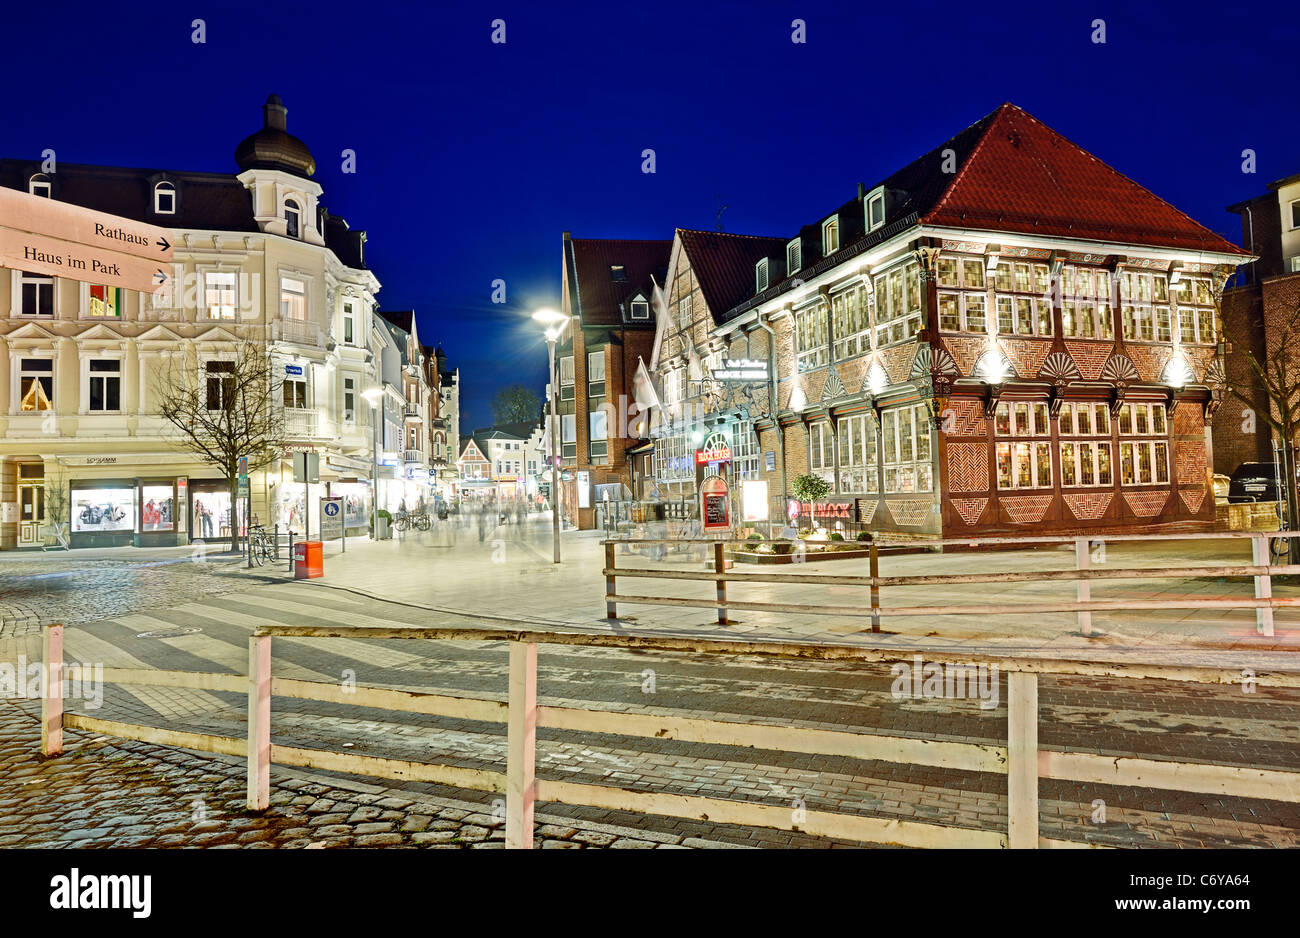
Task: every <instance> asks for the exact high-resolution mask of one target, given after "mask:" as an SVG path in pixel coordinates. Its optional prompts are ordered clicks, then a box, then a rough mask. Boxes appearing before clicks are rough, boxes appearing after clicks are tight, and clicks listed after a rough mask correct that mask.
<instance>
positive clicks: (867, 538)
mask: <svg viewBox="0 0 1300 938" xmlns="http://www.w3.org/2000/svg"><path fill="white" fill-rule="evenodd" d="M857 539H858V540H859V541H861V542H862V543H864V544H869V543H871V532H870V531H859V532H858V538H857Z"/></svg>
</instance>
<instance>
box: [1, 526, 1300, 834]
mask: <svg viewBox="0 0 1300 938" xmlns="http://www.w3.org/2000/svg"><path fill="white" fill-rule="evenodd" d="M444 533H445V532H444ZM492 533H493V538H485V540H484V543H483V544H482V545H479V543H478V540H477V538H476V537H475V538H472V539H470V540H469V541H468V542H466V541H465V540H464V539H463V538H462V539H459V540H456V539H451V538H448V539H447V541H448V543H447V544H444V545H441V546H440V544H439V542H438V540H437V537H438V536H439V532H437V531H435V532H433V533H432V534H431V535H430V536H428V537H425V536H423V535H422V536H421V537H420V538H419V539H416V538H411V539H409V540H407V541H405V542H398V543H397V544H396V545H394V544H391V543H379V544H374V545H370V544H369V543H368V542H361V545H362V547H361V548H359V547H358V546H357V545H353V546H350V548H349V555H348V558H347V559H346V560H344V559H343V558H338V557H333V558H330V559H328V560H327V569H331V570H332V571H333V572H332V573H331V574H330V575H329V576H327V577H326V580H325V582H324V583H322V582H321V581H312V582H307V581H299V582H294V581H281V582H278V583H276V584H275V585H257V583H256V582H249V581H245V585H247V586H248V587H250V588H249V589H247V590H246V591H244V592H230V593H224V594H205V595H204V596H203V597H202V598H201V599H199V600H195V601H190V602H178V603H176V604H174V605H167V606H160V607H157V608H150V609H148V610H146V611H140V612H134V613H132V614H130V615H115V616H114V617H112V618H106V619H101V620H98V621H83V622H82V623H81V624H80V625H78V626H77V627H75V628H70V629H69V630H68V632H67V654H68V657H69V659H70V660H80V661H84V662H87V663H95V662H99V663H103V664H104V665H106V666H117V667H131V668H137V667H138V668H166V669H178V670H192V671H217V672H224V673H243V672H244V671H245V670H246V667H247V639H248V636H249V634H250V633H251V631H252V630H253V629H254V628H255V627H257V626H258V625H261V624H264V623H284V624H293V625H306V624H338V625H352V626H395V625H396V626H400V625H411V626H421V625H436V624H447V625H462V626H464V625H470V626H473V625H480V626H495V627H499V626H502V625H505V624H509V623H514V622H521V621H522V622H537V621H542V622H545V623H547V624H552V625H555V626H557V627H569V628H571V627H574V626H577V627H581V628H585V629H599V628H606V629H607V628H609V625H608V624H607V623H605V622H604V621H603V620H598V619H595V618H591V617H587V612H588V607H589V606H590V605H591V604H592V603H591V596H592V595H595V596H596V597H599V595H600V581H599V567H598V566H597V567H596V568H595V570H594V571H593V570H592V569H591V568H590V566H589V560H590V558H589V557H587V554H591V553H594V552H593V551H591V550H589V549H585V548H583V547H581V546H580V545H576V544H574V543H572V542H570V544H568V545H566V549H567V553H566V564H572V565H573V566H572V567H568V568H567V570H568V571H570V572H569V575H570V576H571V577H572V579H570V580H569V581H568V584H569V585H568V587H567V599H566V598H564V596H563V595H561V592H560V591H559V589H558V587H559V584H560V581H558V580H553V581H550V582H549V583H547V585H545V586H543V587H539V586H538V584H540V583H544V582H545V581H544V577H546V576H551V575H558V573H559V572H558V571H556V572H555V574H551V573H547V574H542V573H539V570H540V569H541V568H542V567H544V566H545V565H549V562H550V557H549V553H548V552H543V551H542V550H541V549H540V547H539V546H538V544H539V539H538V538H536V537H535V536H534V535H535V534H536V533H537V532H536V531H532V532H529V531H527V530H526V529H525V530H516V531H510V530H508V529H498V530H497V531H496V532H492ZM520 535H522V536H520ZM512 538H515V539H516V540H517V541H518V543H516V542H515V540H512ZM492 540H498V541H502V542H503V543H504V545H505V549H504V553H505V555H506V558H507V560H506V562H505V563H502V564H495V565H494V564H492V562H491V560H490V559H489V558H490V553H491V552H493V551H499V550H501V545H497V547H495V548H494V547H493V546H492ZM591 543H592V544H594V541H593V542H591ZM448 545H449V546H448ZM589 546H590V545H589ZM364 547H372V548H373V551H372V552H369V553H367V551H366V550H364V549H362V548H364ZM584 550H586V553H584V552H583V551H584ZM534 554H535V555H536V558H535V559H532V560H530V559H529V558H533V555H534ZM575 555H576V556H575ZM510 558H514V559H513V560H512V559H510ZM994 559H995V560H996V561H997V562H999V563H1002V562H1006V558H1005V557H1001V556H999V557H998V558H994ZM547 569H548V570H549V567H547ZM238 576H242V574H240V575H238ZM281 576H283V574H281ZM512 581H513V585H512ZM372 594H373V595H372ZM377 595H388V596H391V597H392V598H400V599H403V600H407V601H406V602H403V603H398V602H387V601H384V600H383V599H379V598H375V597H376V596H377ZM408 597H410V598H409V599H408ZM417 597H418V598H417ZM598 601H599V600H597V602H598ZM454 607H458V608H460V609H468V610H470V614H469V615H465V614H456V613H453V612H449V611H446V609H450V608H454ZM440 609H441V610H442V611H439V610H440ZM694 616H695V618H694V619H693V620H690V621H686V620H670V621H669V622H668V623H667V624H663V623H661V622H660V621H659V620H658V619H655V618H654V617H653V616H650V615H647V616H646V617H645V618H643V619H639V620H638V621H637V622H635V623H632V622H625V623H622V624H620V626H619V627H621V628H625V629H628V630H630V629H632V628H642V629H654V628H663V629H665V630H666V631H671V632H674V633H686V634H697V635H727V634H729V633H730V632H731V631H732V628H731V627H728V628H726V629H719V628H717V627H716V626H715V625H713V624H712V623H709V622H708V621H707V619H708V618H709V612H708V610H697V611H696V612H695V613H694ZM741 628H742V629H743V628H744V626H742V627H741ZM765 628H766V627H764V628H759V629H756V630H753V631H749V632H744V631H741V632H740V635H741V636H742V637H760V636H763V637H766V635H767V632H766V631H765ZM1234 628H1235V626H1234ZM1251 631H1253V630H1251ZM791 634H794V635H795V636H796V637H797V636H798V634H799V633H798V631H797V628H796V627H794V626H792V627H791V629H790V631H789V632H788V633H787V634H784V635H782V636H781V637H791ZM1245 634H1246V630H1245V629H1243V630H1242V635H1243V636H1244V635H1245ZM922 637H923V636H898V635H894V636H889V635H886V636H880V637H874V636H872V635H871V634H870V633H861V634H855V635H840V636H839V637H838V640H839V641H849V640H853V641H859V642H864V643H872V642H875V641H881V642H882V643H884V642H891V643H898V642H899V640H900V639H901V638H909V639H912V640H915V641H917V642H918V643H919V642H920V639H921V638H922ZM1243 643H1245V639H1244V638H1243ZM918 647H920V646H919V645H918ZM951 647H952V646H951V645H950V646H948V650H951ZM958 647H968V648H970V649H971V652H972V656H973V658H975V659H976V660H978V658H979V651H980V646H979V645H978V644H977V643H971V642H967V644H966V645H965V646H958ZM1140 650H1141V649H1140V648H1139V651H1140ZM19 653H21V654H26V655H27V656H28V660H36V659H37V658H39V641H38V639H37V637H36V636H34V635H32V636H27V637H25V638H21V639H17V640H13V641H11V642H9V643H8V645H7V646H4V645H3V643H0V657H3V656H4V655H5V654H7V655H9V656H10V657H11V658H12V656H13V655H15V654H19ZM1225 654H1229V655H1231V656H1232V657H1231V658H1230V659H1228V660H1240V661H1254V660H1255V659H1254V658H1253V657H1251V656H1249V655H1247V653H1245V652H1225ZM1279 654H1280V653H1279ZM273 659H274V673H275V674H276V675H277V676H285V677H294V678H300V679H306V680H316V681H330V682H334V681H339V680H341V679H343V678H345V677H346V676H348V675H352V676H354V677H355V680H356V681H357V682H358V683H360V684H365V685H375V686H389V687H399V688H404V689H409V690H418V691H424V692H431V693H445V694H453V695H459V696H469V697H483V698H492V699H502V698H503V697H504V691H505V685H506V649H505V647H504V645H503V644H501V643H465V642H461V643H450V642H425V641H368V640H355V639H282V638H277V639H275V641H274V643H273ZM891 683H892V678H891V674H890V672H889V670H888V668H887V667H881V666H862V665H851V664H845V663H838V662H799V663H797V664H794V663H783V662H779V661H770V660H761V659H753V658H731V659H721V658H717V657H707V656H692V655H665V654H660V653H633V652H622V651H617V650H611V649H594V648H577V647H568V646H544V647H543V648H542V650H541V654H540V656H539V696H540V699H541V702H542V703H544V704H550V705H556V706H569V707H582V708H594V709H605V710H616V711H628V712H645V713H663V714H673V715H686V716H700V717H706V718H714V719H721V720H736V721H747V722H759V723H776V724H781V725H791V726H803V727H813V728H818V729H830V730H839V731H845V732H864V733H886V734H890V735H899V736H909V737H915V738H925V739H935V740H951V741H971V742H982V743H986V744H991V745H1003V744H1004V743H1005V738H1006V708H1005V699H1006V697H1005V685H1004V684H1002V685H999V691H1000V694H999V703H998V706H997V707H995V708H992V709H982V708H980V707H979V704H978V701H971V700H966V701H952V700H927V699H910V698H908V699H897V698H895V697H894V696H893V694H892V693H891ZM647 687H649V688H650V692H647ZM1039 698H1040V712H1041V720H1040V729H1039V739H1040V745H1042V746H1043V747H1044V748H1051V749H1056V750H1062V751H1083V752H1094V753H1100V754H1105V755H1117V756H1118V755H1138V756H1142V757H1147V758H1154V759H1172V760H1178V761H1188V762H1197V761H1201V762H1211V763H1221V764H1231V765H1242V766H1252V767H1257V768H1274V769H1281V770H1289V771H1296V770H1297V769H1300V711H1297V709H1296V704H1297V703H1300V694H1296V693H1294V692H1282V691H1277V690H1270V689H1266V688H1260V689H1259V690H1258V691H1257V692H1256V693H1253V694H1247V693H1244V692H1243V689H1242V688H1241V687H1219V686H1215V687H1211V686H1204V685H1191V684H1177V683H1173V682H1166V681H1154V680H1147V681H1135V680H1118V679H1115V680H1111V679H1092V678H1087V679H1085V678H1072V677H1048V676H1044V677H1043V678H1041V679H1040V692H1039ZM69 704H70V709H76V708H77V707H78V706H84V704H82V703H81V702H80V701H70V702H69ZM245 707H246V701H245V699H244V697H243V696H242V695H240V694H230V693H224V692H206V691H203V692H200V691H185V690H178V689H172V688H140V687H114V686H109V687H107V688H105V696H104V699H103V707H102V708H101V709H99V710H98V711H96V712H95V713H94V714H93V715H95V716H99V717H102V718H106V719H114V720H122V721H125V722H136V723H141V724H146V725H150V726H163V727H168V728H173V729H181V730H189V731H197V732H206V733H214V734H218V735H224V736H230V737H236V738H241V737H243V736H244V732H245V718H246V717H245ZM272 711H273V715H272V733H273V741H274V742H276V743H277V744H284V745H291V746H301V747H305V748H316V749H323V750H329V751H335V752H337V751H351V752H355V753H359V754H365V755H375V756H383V757H389V758H401V759H410V760H412V761H425V762H439V763H443V764H448V765H458V766H465V767H469V768H477V769H487V770H490V771H501V770H502V769H503V768H504V753H505V745H504V743H505V740H504V726H500V725H496V724H483V723H473V722H469V721H455V720H448V719H445V718H439V717H432V716H420V715H413V714H398V713H391V712H387V711H380V710H372V709H364V708H358V707H355V706H336V705H329V704H323V703H318V702H308V701H299V700H290V699H281V698H276V699H275V700H274V701H273V707H272ZM538 773H539V777H542V778H553V779H562V780H569V781H579V782H587V783H591V784H614V785H618V786H619V787H625V788H631V789H638V790H645V791H666V792H676V793H680V794H697V795H704V796H709V797H719V798H732V799H736V800H741V801H750V802H761V803H765V804H772V805H784V806H787V807H792V806H794V805H795V804H796V803H798V804H802V805H804V806H806V808H807V809H808V810H825V811H835V812H841V813H858V814H864V815H870V816H877V817H885V818H897V819H905V820H924V821H930V822H932V823H943V824H950V825H959V826H963V827H970V828H976V829H985V830H999V831H1004V830H1005V825H1006V781H1005V777H1003V776H1000V775H995V774H981V773H963V772H955V771H948V770H941V769H935V768H930V767H925V766H916V765H898V764H892V763H881V762H872V761H866V760H857V759H850V758H840V757H822V756H813V755H802V754H788V753H776V752H764V751H755V750H752V749H744V748H739V747H725V746H705V745H698V744H689V743H683V742H679V741H675V740H668V739H655V740H646V739H638V738H630V737H629V738H623V737H614V736H608V735H598V734H583V733H571V732H562V731H553V730H546V729H544V730H542V731H541V734H540V738H539V741H538ZM340 784H342V782H340ZM402 791H403V794H402V795H401V796H400V797H405V798H408V799H411V800H416V801H418V800H422V799H433V798H447V799H456V798H459V799H461V800H462V801H464V800H465V799H467V798H468V799H469V800H470V801H471V803H472V804H476V805H477V809H476V810H477V811H478V812H479V813H484V814H490V813H491V807H490V802H489V800H488V799H486V797H485V796H484V797H480V796H478V795H474V794H467V793H465V792H458V791H456V790H452V789H447V788H442V787H439V786H430V785H416V784H412V785H404V786H402ZM393 797H399V796H393ZM476 798H477V799H479V800H478V801H474V799H476ZM1097 801H1102V802H1104V804H1105V820H1104V822H1101V823H1098V822H1097V821H1096V820H1095V818H1096V808H1095V802H1097ZM1040 807H1041V817H1042V829H1043V833H1044V834H1045V835H1046V836H1049V837H1055V838H1059V839H1065V840H1074V841H1080V842H1085V841H1086V842H1095V843H1099V844H1105V845H1114V846H1187V847H1194V846H1242V845H1260V846H1263V845H1271V846H1300V808H1297V806H1296V805H1295V804H1294V803H1286V802H1280V801H1270V800H1262V799H1240V798H1222V797H1218V796H1206V795H1193V794H1184V793H1177V792H1170V791H1160V790H1153V789H1141V788H1131V787H1116V786H1105V785H1084V784H1076V783H1069V782H1056V781H1051V780H1046V779H1045V780H1043V781H1042V782H1041V783H1040ZM545 808H546V810H547V811H548V812H549V813H550V814H551V815H552V816H555V817H557V818H561V819H565V820H564V821H562V823H568V824H570V825H572V826H576V825H578V824H579V823H597V824H601V823H603V824H614V825H619V826H623V827H626V828H635V829H637V830H640V831H642V832H643V836H644V837H645V838H647V839H650V838H651V834H654V835H658V836H667V837H679V838H681V839H682V841H683V842H685V839H686V838H688V837H691V838H705V839H709V840H713V841H719V842H725V843H732V844H743V845H755V846H848V844H846V843H842V842H830V841H827V840H823V839H817V838H812V837H808V836H806V835H803V834H799V833H790V832H781V831H772V830H756V829H746V828H738V827H728V826H723V825H717V824H712V823H709V822H706V821H697V820H686V819H682V820H675V819H669V818H659V817H642V816H637V815H632V814H626V813H620V812H606V811H600V810H596V809H587V808H578V807H568V806H560V805H546V806H545Z"/></svg>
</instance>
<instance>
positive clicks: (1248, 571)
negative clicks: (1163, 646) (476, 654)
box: [601, 531, 1300, 637]
mask: <svg viewBox="0 0 1300 938" xmlns="http://www.w3.org/2000/svg"><path fill="white" fill-rule="evenodd" d="M1291 537H1300V531H1271V532H1267V533H1251V532H1238V531H1227V532H1214V533H1206V534H1122V535H1112V536H1106V537H1102V536H1096V537H1072V536H1071V537H1060V536H1057V537H1051V536H1042V537H1015V538H1011V537H984V538H953V539H947V540H935V541H924V542H917V541H897V542H890V541H879V542H872V543H871V545H870V559H869V565H870V566H869V570H870V573H869V575H867V576H862V575H855V574H826V573H782V572H770V573H766V572H762V571H757V572H752V573H749V572H746V573H741V572H739V571H738V570H737V569H735V568H733V569H732V570H731V572H728V571H727V566H728V563H727V560H726V548H727V546H728V545H736V546H740V545H750V546H752V542H748V541H733V540H730V539H718V538H696V539H693V540H692V539H683V538H675V539H664V538H611V539H609V540H606V541H604V545H605V567H604V569H603V570H602V571H601V574H602V576H604V577H605V612H606V616H607V617H608V618H610V619H617V618H618V607H619V604H629V605H651V606H687V607H696V608H702V609H716V610H717V613H718V623H719V624H720V625H725V624H726V623H727V610H728V609H737V610H742V611H750V612H778V613H794V614H801V615H827V616H853V617H857V616H866V617H869V619H870V622H871V631H873V632H879V631H880V622H881V619H882V618H884V617H885V616H890V617H897V618H907V617H912V616H964V615H981V616H987V615H1040V614H1042V613H1049V612H1073V613H1075V614H1076V615H1077V616H1078V624H1079V631H1080V632H1081V633H1082V634H1083V635H1091V634H1093V633H1092V614H1093V613H1094V612H1139V611H1154V610H1163V611H1168V610H1174V609H1254V610H1255V624H1256V628H1257V631H1258V632H1259V634H1260V635H1263V636H1265V637H1272V636H1273V635H1274V630H1273V610H1274V609H1278V608H1282V607H1295V606H1300V597H1277V596H1274V595H1273V585H1272V583H1273V581H1272V578H1273V576H1275V575H1281V574H1291V573H1300V564H1273V565H1270V563H1269V550H1268V542H1269V539H1270V538H1291ZM1243 538H1250V542H1251V551H1252V559H1253V562H1252V563H1250V564H1220V565H1214V566H1197V567H1192V566H1186V567H1114V566H1109V565H1108V566H1106V567H1104V568H1098V567H1093V566H1092V563H1091V558H1092V545H1093V544H1096V543H1112V542H1122V541H1142V542H1161V541H1187V540H1241V539H1243ZM1071 542H1073V544H1074V558H1075V569H1073V570H1031V571H1024V572H1015V571H1011V572H1001V573H951V574H930V575H920V576H881V575H880V548H882V547H885V548H887V547H909V548H915V547H917V546H918V544H921V545H922V546H926V547H940V546H952V547H1017V546H1041V545H1047V544H1067V543H1071ZM687 543H690V544H710V545H712V549H713V569H712V570H674V569H666V568H662V567H658V568H645V567H620V566H618V562H617V555H616V551H615V548H616V547H618V546H619V545H620V544H628V545H631V544H687ZM762 543H765V544H769V545H770V544H789V545H791V546H792V547H793V548H806V547H807V545H806V543H805V542H803V541H790V540H777V541H764V542H762ZM804 558H805V559H806V560H816V559H817V554H816V553H813V552H809V553H807V554H805V555H804ZM840 563H841V564H844V565H848V564H851V563H852V561H851V560H842V561H840ZM623 577H637V578H642V579H659V580H705V581H709V582H712V583H714V584H715V595H714V598H713V599H691V598H688V597H677V596H650V595H633V594H627V593H620V592H619V591H618V580H619V579H620V578H623ZM1200 577H1251V578H1253V579H1254V582H1255V596H1254V598H1253V599H1249V598H1245V597H1240V596H1236V597H1234V596H1201V597H1192V596H1187V597H1182V598H1178V599H1115V600H1094V599H1093V598H1092V583H1093V581H1096V580H1126V579H1196V578H1200ZM1052 581H1077V587H1076V589H1077V592H1076V594H1075V600H1074V601H1073V602H1070V601H1066V600H1057V601H1053V602H1025V603H987V602H985V603H968V604H962V605H947V606H942V605H927V606H888V607H886V606H883V605H882V604H881V599H880V591H881V589H882V588H883V587H889V586H937V585H953V584H961V583H969V584H979V583H1047V582H1052ZM745 583H784V584H801V583H802V584H816V585H819V586H862V587H867V588H869V589H870V591H871V593H870V604H869V605H868V604H866V603H860V604H856V605H848V606H846V605H830V604H824V603H823V604H817V603H777V602H765V601H764V602H757V601H744V600H737V599H729V598H728V596H727V586H728V584H733V585H737V586H740V585H744V584H745Z"/></svg>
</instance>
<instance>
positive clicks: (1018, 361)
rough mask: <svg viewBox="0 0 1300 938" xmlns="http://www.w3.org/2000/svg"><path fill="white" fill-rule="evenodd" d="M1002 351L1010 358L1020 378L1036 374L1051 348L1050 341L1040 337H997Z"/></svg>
mask: <svg viewBox="0 0 1300 938" xmlns="http://www.w3.org/2000/svg"><path fill="white" fill-rule="evenodd" d="M998 341H999V344H1001V346H1002V351H1003V353H1005V354H1006V356H1007V358H1008V359H1010V360H1011V364H1012V365H1013V366H1014V367H1015V369H1016V374H1018V375H1019V376H1020V377H1022V378H1032V377H1034V376H1035V375H1037V374H1038V371H1039V369H1040V368H1042V367H1043V362H1044V361H1046V360H1047V353H1048V352H1050V351H1051V350H1052V343H1051V342H1044V341H1042V340H1040V339H1006V338H1004V339H999V340H998Z"/></svg>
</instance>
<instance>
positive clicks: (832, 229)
mask: <svg viewBox="0 0 1300 938" xmlns="http://www.w3.org/2000/svg"><path fill="white" fill-rule="evenodd" d="M839 249H840V220H839V217H838V216H836V217H834V218H828V219H826V220H825V221H824V222H822V256H823V257H826V256H828V255H830V254H833V253H835V252H836V251H838V250H839Z"/></svg>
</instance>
